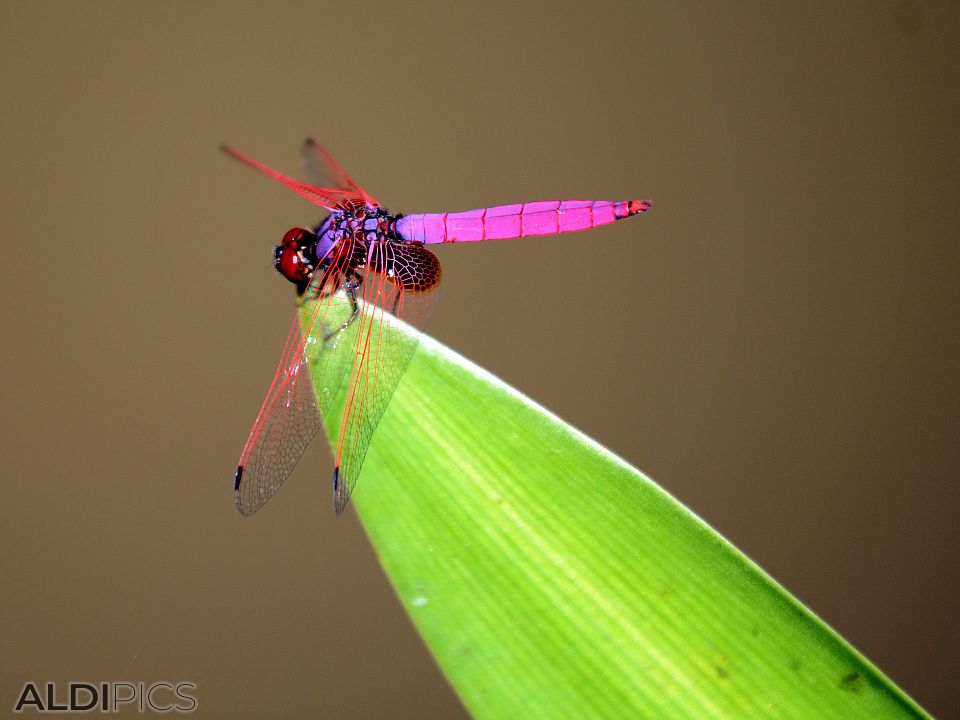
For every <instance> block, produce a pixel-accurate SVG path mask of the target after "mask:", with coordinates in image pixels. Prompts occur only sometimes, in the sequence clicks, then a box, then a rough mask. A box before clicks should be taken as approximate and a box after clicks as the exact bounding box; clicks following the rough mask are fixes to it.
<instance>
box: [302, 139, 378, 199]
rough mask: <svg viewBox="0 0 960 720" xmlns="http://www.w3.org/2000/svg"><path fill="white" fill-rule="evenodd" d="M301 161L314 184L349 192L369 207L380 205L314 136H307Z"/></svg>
mask: <svg viewBox="0 0 960 720" xmlns="http://www.w3.org/2000/svg"><path fill="white" fill-rule="evenodd" d="M300 161H301V162H302V163H303V167H304V169H305V170H306V173H307V177H309V178H310V182H312V183H313V184H314V185H324V186H329V187H333V188H336V189H337V190H340V191H343V192H345V193H349V194H350V195H351V196H352V197H353V199H354V201H355V202H358V203H360V204H364V205H367V206H368V207H374V208H376V207H380V204H379V203H378V202H377V201H376V200H374V199H373V198H372V197H371V196H370V194H369V193H368V192H367V191H366V190H364V189H363V188H362V187H360V186H359V185H357V183H355V182H354V181H353V178H351V177H350V176H349V175H347V171H346V170H344V169H343V167H342V166H341V165H340V163H338V162H337V161H336V159H334V157H333V155H331V154H330V151H329V150H327V149H326V148H325V147H324V146H323V145H321V144H320V143H318V142H317V141H316V140H314V139H313V138H307V139H306V140H304V142H303V147H302V148H301V149H300Z"/></svg>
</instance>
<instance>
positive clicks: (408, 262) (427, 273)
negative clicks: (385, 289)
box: [389, 243, 441, 292]
mask: <svg viewBox="0 0 960 720" xmlns="http://www.w3.org/2000/svg"><path fill="white" fill-rule="evenodd" d="M391 249H392V251H393V252H392V255H393V258H392V263H393V277H390V278H389V280H390V282H391V283H393V284H394V285H396V286H398V287H400V288H402V289H403V290H407V291H410V292H424V291H425V290H432V289H433V288H435V287H436V286H437V285H438V284H439V283H440V273H441V271H440V261H439V260H438V259H437V256H436V255H434V254H433V253H432V252H430V251H429V250H427V249H426V248H425V247H424V246H423V245H411V244H407V243H392V247H391Z"/></svg>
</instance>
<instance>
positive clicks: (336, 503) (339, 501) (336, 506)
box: [333, 465, 347, 517]
mask: <svg viewBox="0 0 960 720" xmlns="http://www.w3.org/2000/svg"><path fill="white" fill-rule="evenodd" d="M340 490H341V488H340V466H339V465H337V466H335V467H334V468H333V511H334V512H335V513H336V514H337V517H340V516H341V515H342V514H343V510H344V508H345V507H346V506H347V501H346V500H345V499H344V497H343V493H341V491H340Z"/></svg>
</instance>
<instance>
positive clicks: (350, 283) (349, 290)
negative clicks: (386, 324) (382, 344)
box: [323, 277, 360, 342]
mask: <svg viewBox="0 0 960 720" xmlns="http://www.w3.org/2000/svg"><path fill="white" fill-rule="evenodd" d="M359 289H360V283H359V282H354V280H353V278H352V277H351V278H347V280H346V282H344V283H343V291H344V292H345V293H346V294H347V297H348V298H349V299H350V308H351V312H350V317H348V318H347V319H346V320H344V321H343V322H342V323H341V324H340V327H338V328H336V329H334V330H331V331H330V332H328V333H324V334H323V341H324V342H327V341H328V340H329V339H330V338H332V337H333V336H334V335H337V334H338V333H341V332H343V331H344V330H346V329H347V328H348V327H350V323H352V322H353V321H354V320H355V319H356V318H357V315H359V314H360V303H358V302H357V290H359Z"/></svg>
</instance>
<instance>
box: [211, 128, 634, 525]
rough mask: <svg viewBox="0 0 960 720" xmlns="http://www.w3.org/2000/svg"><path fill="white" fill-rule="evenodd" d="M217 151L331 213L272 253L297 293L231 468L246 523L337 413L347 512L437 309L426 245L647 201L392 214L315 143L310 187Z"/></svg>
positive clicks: (337, 489) (436, 275) (569, 224)
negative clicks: (273, 368) (269, 380)
mask: <svg viewBox="0 0 960 720" xmlns="http://www.w3.org/2000/svg"><path fill="white" fill-rule="evenodd" d="M223 150H224V151H225V152H226V153H227V154H229V155H230V156H231V157H234V158H236V159H237V160H240V161H241V162H244V163H246V164H247V165H249V166H250V167H252V168H254V169H255V170H258V171H259V172H261V173H263V174H265V175H267V176H269V177H271V178H273V179H274V180H277V181H278V182H280V183H282V184H284V185H286V186H287V187H288V188H290V189H291V190H293V191H294V192H296V193H298V194H299V195H302V196H303V197H305V198H306V199H307V200H309V201H311V202H313V203H315V204H316V205H319V206H320V207H322V208H324V209H325V210H327V211H328V212H329V214H328V215H327V216H326V218H324V219H323V220H322V221H321V222H320V223H319V224H318V225H317V226H316V227H315V228H314V229H312V230H308V229H305V228H293V229H291V230H289V231H288V232H287V233H286V234H285V235H284V236H283V240H281V242H280V244H279V245H277V246H276V248H275V250H274V265H275V267H276V269H277V270H278V271H279V272H280V273H281V274H282V275H283V276H284V277H286V278H287V279H288V280H290V281H291V282H292V283H294V284H295V285H296V286H297V293H298V295H299V296H300V298H301V305H300V309H299V310H298V312H297V314H296V316H295V317H294V320H293V325H292V327H291V328H290V332H289V334H288V335H287V340H286V342H285V344H284V346H283V352H282V353H281V355H280V363H279V365H278V366H277V372H276V375H275V376H274V378H273V384H271V386H270V390H269V391H268V392H267V396H266V398H265V399H264V401H263V405H262V407H261V408H260V412H259V413H258V414H257V419H256V421H255V422H254V424H253V428H252V429H251V431H250V436H249V437H248V438H247V442H246V444H245V445H244V446H243V451H242V452H241V453H240V460H239V462H238V463H237V472H236V477H235V481H234V497H235V500H236V504H237V508H238V509H239V510H240V512H241V513H243V514H244V515H252V514H253V513H255V512H256V511H257V510H259V509H260V508H261V507H262V506H263V505H264V503H266V502H267V501H268V500H269V499H270V498H271V497H272V496H273V495H274V493H276V492H277V490H278V489H279V488H280V486H281V485H282V484H283V482H284V481H285V480H286V479H287V477H288V476H289V475H290V473H291V472H292V471H293V468H294V467H295V466H296V464H297V462H299V460H300V457H301V456H302V455H303V452H304V450H306V448H307V445H309V444H310V442H311V440H313V438H314V436H315V435H316V434H317V432H318V431H319V430H320V428H321V424H322V422H323V421H324V419H325V418H326V419H327V421H328V422H330V421H332V420H333V419H335V418H332V417H330V414H331V412H332V411H333V410H334V408H339V407H340V406H341V404H342V411H341V415H340V424H339V428H338V429H337V436H338V439H337V445H336V450H335V451H334V468H333V499H334V510H335V511H336V513H337V515H340V514H341V513H342V512H343V510H344V508H345V507H346V505H347V502H348V501H349V499H350V494H351V492H352V491H353V488H354V485H355V484H356V482H357V478H358V476H359V475H360V468H361V466H362V465H363V459H364V457H365V455H366V453H367V448H368V447H369V445H370V439H371V437H372V435H373V432H374V430H376V428H377V425H378V423H379V422H380V418H381V417H383V413H384V411H385V410H386V408H387V404H388V403H389V402H390V398H391V397H392V396H393V392H394V390H395V389H396V387H397V384H398V383H399V382H400V378H401V376H402V375H403V373H404V371H405V370H406V368H407V365H408V364H409V362H410V358H411V357H412V356H413V353H414V351H415V350H416V348H417V344H418V340H419V334H418V333H419V331H421V330H423V328H424V327H425V326H426V324H427V320H428V319H429V317H430V314H431V313H432V311H433V308H434V306H435V305H436V302H437V297H438V293H437V289H438V288H439V285H440V275H441V272H440V261H439V260H438V259H437V257H436V256H435V255H434V254H433V253H432V252H430V250H428V249H427V247H426V246H427V245H435V244H438V243H454V242H472V241H482V240H507V239H510V238H520V237H529V236H532V235H554V234H557V233H564V232H573V231H575V230H588V229H590V228H593V227H596V226H598V225H606V224H608V223H612V222H614V221H616V220H622V219H624V218H628V217H630V216H632V215H636V214H638V213H642V212H646V211H647V210H648V209H649V208H650V202H649V201H646V200H625V201H622V202H610V201H606V200H564V201H558V200H549V201H546V202H532V203H519V204H516V205H500V206H497V207H489V208H483V209H480V210H469V211H467V212H459V213H426V214H416V215H399V214H397V215H394V214H391V213H390V212H389V211H387V210H386V209H385V208H383V207H381V206H380V204H379V203H378V202H377V201H376V200H374V199H373V198H372V197H371V196H370V194H369V193H367V192H366V191H365V190H363V189H362V188H361V187H360V186H359V185H357V184H356V183H355V182H354V181H353V180H352V179H351V178H350V176H349V175H347V173H346V172H344V170H343V168H342V167H340V165H339V164H338V163H337V162H336V160H334V159H333V157H332V156H331V155H330V153H329V152H327V151H326V150H325V149H324V148H323V147H322V146H321V145H319V144H317V143H316V142H315V141H313V140H311V139H307V141H306V143H305V144H304V146H303V151H302V158H303V161H304V163H305V165H306V168H307V171H308V172H309V174H310V175H311V179H312V180H313V182H314V183H315V184H313V185H308V184H306V183H302V182H298V181H297V180H293V179H292V178H289V177H287V176H286V175H283V174H282V173H280V172H278V171H276V170H274V169H273V168H270V167H267V166H266V165H264V164H263V163H261V162H259V161H257V160H254V159H253V158H251V157H250V156H248V155H246V154H244V153H242V152H239V151H237V150H234V149H232V148H228V147H224V148H223ZM344 383H346V386H345V387H344Z"/></svg>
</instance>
